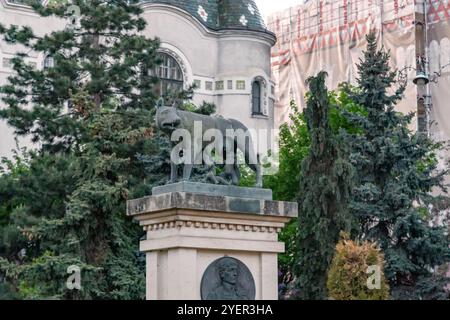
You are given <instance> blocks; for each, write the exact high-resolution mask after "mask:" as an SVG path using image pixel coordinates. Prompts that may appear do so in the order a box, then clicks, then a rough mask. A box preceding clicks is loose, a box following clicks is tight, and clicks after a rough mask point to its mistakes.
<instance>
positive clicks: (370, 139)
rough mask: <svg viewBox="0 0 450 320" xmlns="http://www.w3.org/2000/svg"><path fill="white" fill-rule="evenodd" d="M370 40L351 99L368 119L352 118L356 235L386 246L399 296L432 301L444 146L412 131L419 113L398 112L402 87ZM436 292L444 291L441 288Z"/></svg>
mask: <svg viewBox="0 0 450 320" xmlns="http://www.w3.org/2000/svg"><path fill="white" fill-rule="evenodd" d="M367 41H368V46H367V50H366V51H365V52H364V56H363V58H362V59H361V60H360V63H359V65H358V70H359V78H358V85H357V88H358V90H357V91H355V92H353V93H352V94H351V95H350V97H351V99H353V100H354V101H355V102H356V103H357V104H360V105H363V106H365V108H366V110H367V116H365V117H361V116H358V115H355V114H353V115H351V116H349V121H350V122H351V123H354V124H357V125H359V126H360V127H361V128H363V132H362V133H361V134H350V135H348V137H347V143H348V144H349V145H351V148H352V157H351V158H352V163H353V165H354V166H355V168H356V171H357V175H356V176H357V177H358V181H357V183H356V184H355V188H354V190H353V194H352V199H351V210H352V214H353V215H354V216H355V217H357V218H358V220H359V223H360V228H359V230H358V232H357V237H358V238H359V239H368V240H371V241H375V242H377V243H378V244H379V245H380V246H381V248H382V250H383V252H384V254H385V257H386V277H387V278H388V280H389V283H390V287H391V288H392V290H393V296H394V297H397V298H406V297H411V296H414V297H415V298H433V296H430V295H427V294H423V291H422V289H421V285H420V284H421V283H423V280H424V279H427V281H425V282H428V284H430V283H433V274H432V272H431V270H433V268H434V267H435V266H437V265H441V264H443V263H445V262H447V261H448V260H449V242H448V239H447V237H446V236H445V233H444V232H445V229H446V228H444V227H443V226H439V225H435V224H433V219H434V214H433V213H432V212H431V211H430V210H429V205H430V204H432V203H433V202H434V201H435V199H436V198H435V197H434V196H433V195H432V192H433V191H434V190H433V189H434V188H444V185H443V176H444V175H445V174H446V173H447V172H440V171H439V170H438V169H437V161H436V153H437V152H438V150H439V149H440V148H441V145H440V144H437V143H435V142H433V141H431V140H430V139H428V138H427V137H426V136H425V135H423V134H420V133H413V132H411V130H410V129H409V128H410V125H411V121H412V118H413V116H414V114H408V115H403V114H401V113H399V112H397V111H395V106H396V104H397V103H398V102H399V101H400V100H401V99H402V97H403V93H404V89H405V88H404V86H402V85H400V86H398V87H397V88H396V87H395V85H396V80H395V79H396V72H394V71H391V70H390V68H389V58H390V57H389V53H387V52H385V51H384V50H383V49H381V50H378V49H377V41H376V36H375V34H373V33H372V34H370V35H368V36H367ZM444 190H445V189H444ZM428 280H429V281H428ZM430 281H431V282H430ZM436 286H437V287H436V288H439V287H440V289H439V290H440V291H441V292H442V290H443V287H442V285H441V283H437V282H436ZM439 290H437V291H439ZM427 291H429V290H427ZM435 297H436V296H435Z"/></svg>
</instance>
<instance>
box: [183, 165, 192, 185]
mask: <svg viewBox="0 0 450 320" xmlns="http://www.w3.org/2000/svg"><path fill="white" fill-rule="evenodd" d="M193 168H194V165H193V164H185V165H184V168H183V180H184V181H189V180H190V179H191V174H192V169H193Z"/></svg>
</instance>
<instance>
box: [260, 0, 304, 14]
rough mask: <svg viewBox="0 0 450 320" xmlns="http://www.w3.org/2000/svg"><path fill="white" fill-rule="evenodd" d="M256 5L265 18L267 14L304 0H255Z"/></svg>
mask: <svg viewBox="0 0 450 320" xmlns="http://www.w3.org/2000/svg"><path fill="white" fill-rule="evenodd" d="M255 1H256V5H257V6H258V8H259V11H260V12H261V15H262V16H263V17H264V18H265V17H266V16H267V15H269V14H271V13H273V12H277V11H281V10H283V9H286V8H289V7H292V6H295V5H299V4H302V3H303V0H255Z"/></svg>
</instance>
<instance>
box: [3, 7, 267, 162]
mask: <svg viewBox="0 0 450 320" xmlns="http://www.w3.org/2000/svg"><path fill="white" fill-rule="evenodd" d="M22 2H23V1H20V0H15V1H10V0H0V21H1V23H2V24H4V25H11V24H14V25H18V26H22V25H28V26H30V27H31V28H32V29H33V30H34V31H35V32H36V33H37V34H39V35H42V34H45V33H49V32H51V31H53V30H58V29H61V28H64V27H65V26H66V24H67V23H68V22H67V21H61V20H58V19H54V18H42V17H39V16H38V15H37V14H35V13H34V12H33V11H32V9H31V8H29V7H27V6H26V5H23V4H22ZM141 6H142V8H143V10H144V13H143V17H144V18H145V19H146V21H147V23H148V25H147V28H146V29H145V30H144V31H143V33H144V34H145V35H146V36H147V37H151V38H154V37H158V38H159V39H160V41H161V46H160V49H159V53H160V56H161V58H162V61H163V63H162V65H161V66H160V67H158V68H156V69H155V70H152V72H154V73H155V75H157V76H158V77H159V78H160V80H161V81H160V83H159V84H158V86H159V87H158V88H157V89H158V91H159V92H160V93H161V94H164V93H166V92H168V91H169V90H178V89H181V88H185V89H186V88H188V87H189V86H191V85H193V84H195V85H196V87H197V89H195V94H194V96H193V102H194V103H195V104H197V105H199V104H201V103H202V102H203V101H206V102H211V103H214V104H215V105H216V106H217V113H218V114H219V115H221V116H223V117H225V118H233V119H238V120H240V121H241V122H243V123H244V124H245V125H246V126H247V127H248V128H251V129H254V130H261V129H266V130H269V132H270V130H271V129H273V128H274V101H275V95H274V93H275V87H274V82H273V80H272V78H271V64H270V59H271V47H272V46H273V45H274V44H275V42H276V38H275V35H274V34H273V33H272V32H270V31H268V30H267V29H266V26H265V24H264V21H263V19H262V18H261V15H260V13H259V11H258V8H257V6H256V4H255V2H254V1H253V0H242V1H236V0H208V1H206V0H189V1H188V0H148V1H143V2H142V4H141ZM20 49H21V48H20V47H18V46H10V45H9V44H6V43H4V42H3V41H0V61H1V62H0V85H1V84H4V83H6V81H7V80H6V79H7V76H8V74H10V73H11V72H12V70H11V65H10V62H9V61H10V59H11V58H12V57H13V56H14V55H15V54H16V53H17V52H19V51H20ZM29 59H30V62H31V63H34V64H35V65H36V67H37V68H43V67H44V66H45V63H48V61H46V57H44V56H40V55H38V54H33V53H30V58H29ZM0 107H1V103H0ZM0 134H1V136H2V139H1V141H0V156H4V155H10V154H11V152H10V151H11V149H13V148H14V147H15V141H14V137H13V134H12V130H11V129H10V128H8V127H7V125H6V124H5V123H0ZM24 144H25V145H26V144H27V142H26V140H22V141H21V145H24Z"/></svg>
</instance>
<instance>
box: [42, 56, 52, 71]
mask: <svg viewBox="0 0 450 320" xmlns="http://www.w3.org/2000/svg"><path fill="white" fill-rule="evenodd" d="M54 66H55V61H54V59H53V57H52V56H46V57H45V59H44V69H48V68H53V67H54Z"/></svg>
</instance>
